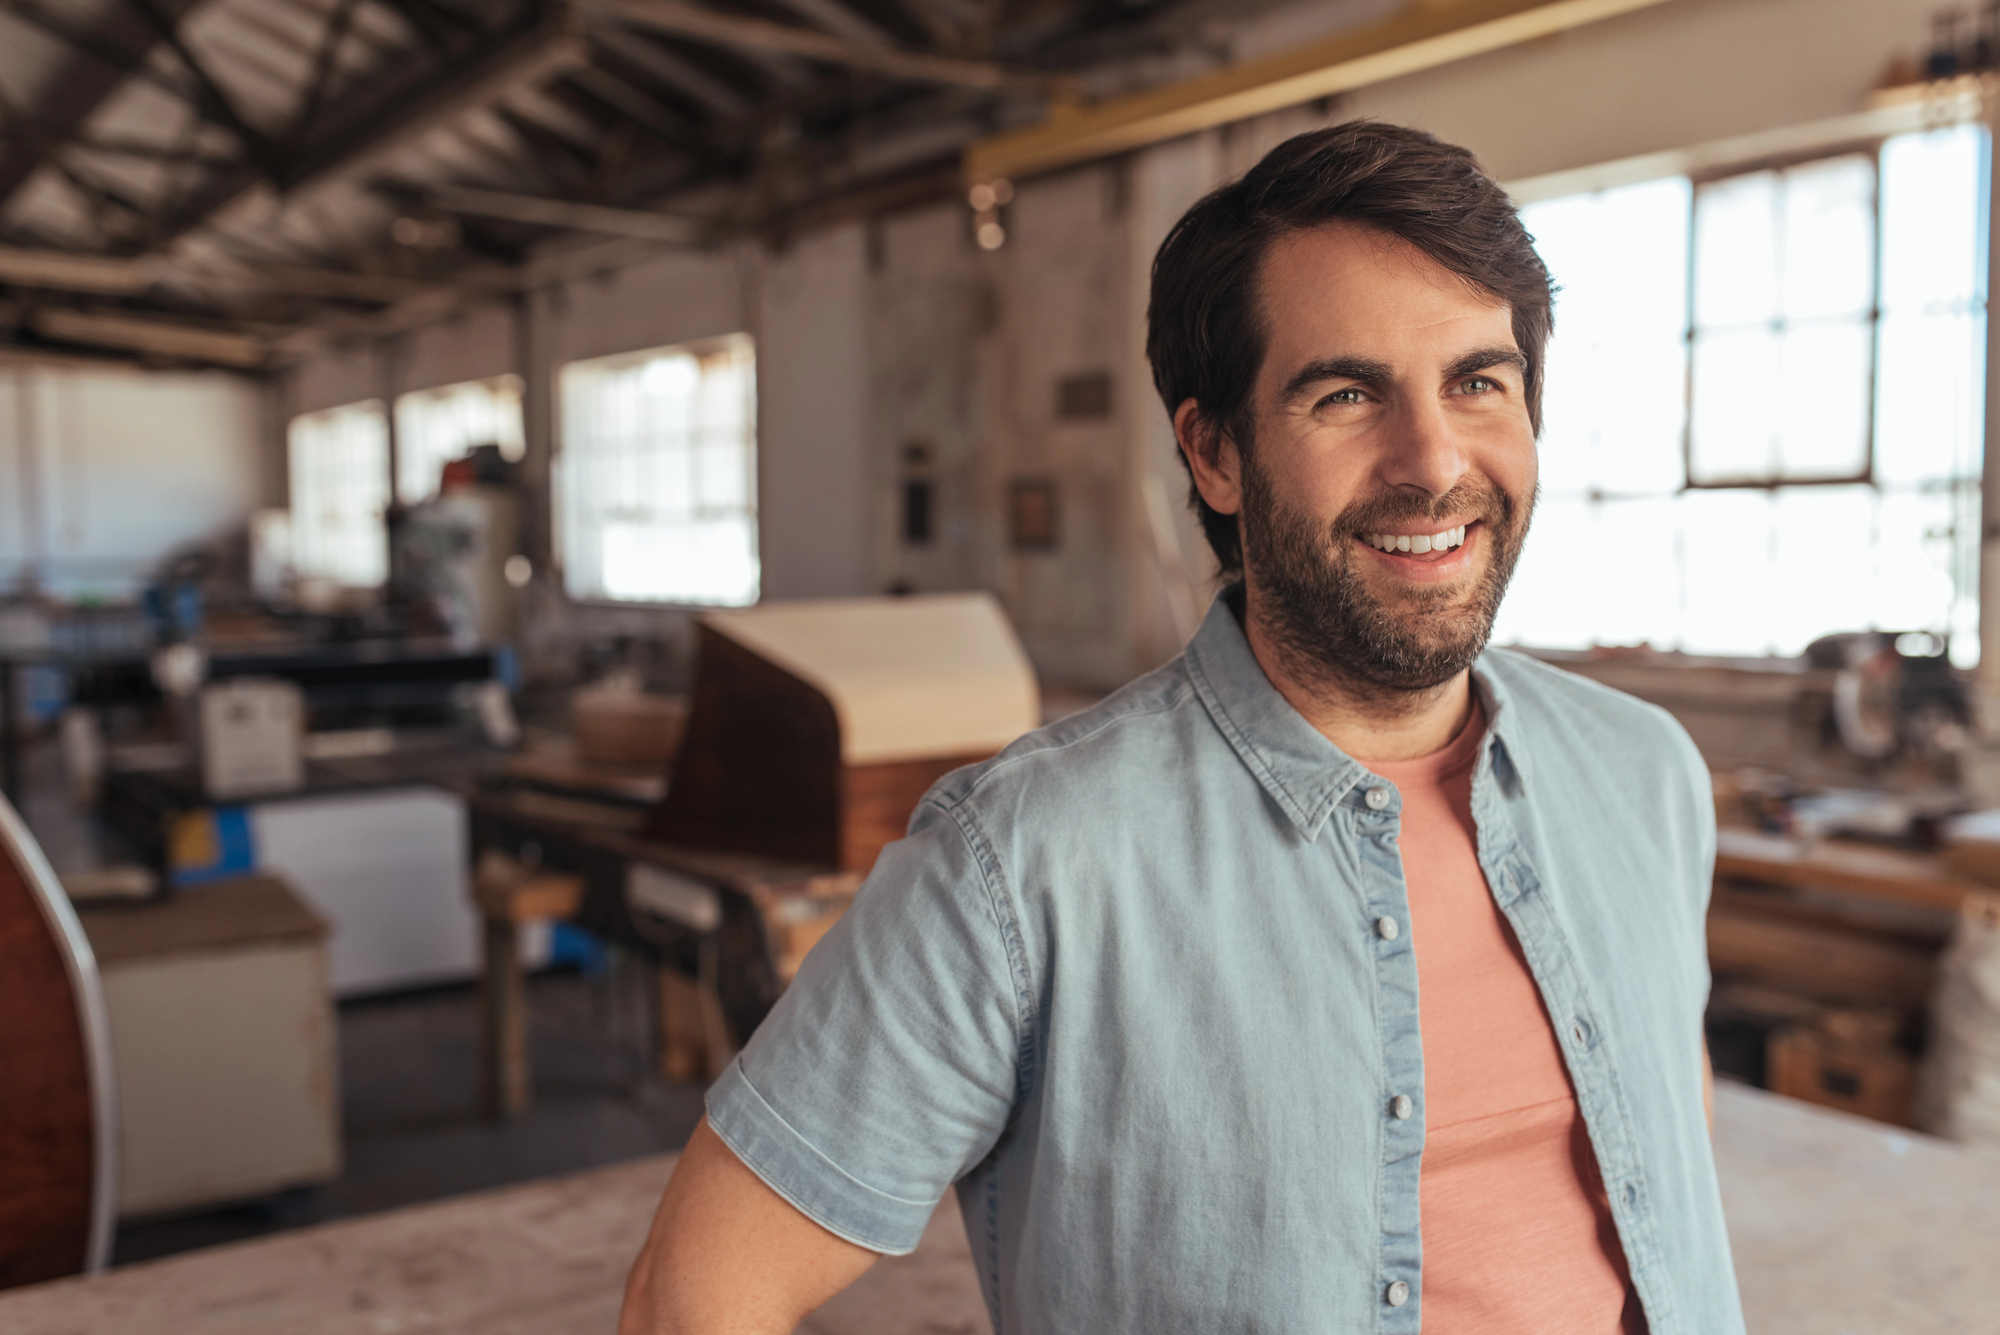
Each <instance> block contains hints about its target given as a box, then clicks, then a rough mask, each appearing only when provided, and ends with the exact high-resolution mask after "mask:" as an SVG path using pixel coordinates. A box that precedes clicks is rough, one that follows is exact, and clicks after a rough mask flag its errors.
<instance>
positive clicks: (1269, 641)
mask: <svg viewBox="0 0 2000 1335" xmlns="http://www.w3.org/2000/svg"><path fill="white" fill-rule="evenodd" d="M1238 606H1239V609H1240V611H1241V615H1240V617H1239V619H1240V620H1241V621H1242V623H1243V635H1244V638H1245V639H1247V640H1248V641H1249V642H1250V652H1251V653H1252V654H1254V655H1255V656H1256V659H1257V664H1258V666H1259V667H1261V668H1263V669H1264V675H1265V676H1266V677H1268V678H1270V680H1271V684H1272V685H1273V686H1275V687H1277V688H1278V694H1280V695H1282V696H1284V697H1285V701H1286V703H1288V704H1290V705H1291V707H1292V708H1294V709H1296V710H1298V711H1299V713H1300V714H1301V715H1302V716H1303V717H1304V718H1305V720H1306V722H1308V723H1310V724H1312V725H1313V727H1315V728H1317V729H1318V730H1319V731H1320V733H1321V734H1322V735H1323V736H1325V738H1326V739H1327V740H1328V741H1330V742H1332V743H1333V744H1334V745H1335V746H1337V747H1339V748H1340V749H1341V750H1342V751H1345V752H1346V753H1347V754H1348V755H1350V756H1352V757H1354V758H1355V759H1356V760H1359V761H1361V762H1362V763H1363V764H1366V763H1368V762H1369V761H1375V760H1381V761H1397V760H1414V759H1415V758H1416V757H1418V756H1427V755H1430V754H1431V753H1432V752H1434V751H1441V750H1443V749H1444V748H1445V747H1446V746H1449V745H1450V744H1451V739H1452V738H1454V737H1456V736H1458V733H1459V730H1460V729H1461V728H1463V727H1464V726H1465V724H1466V720H1467V719H1469V718H1471V717H1472V673H1471V672H1470V670H1467V671H1464V672H1460V673H1459V674H1458V675H1457V676H1454V677H1452V678H1451V679H1450V680H1448V681H1445V682H1443V683H1441V684H1439V685H1437V686H1433V687H1430V688H1429V689H1427V690H1422V691H1398V690H1392V689H1389V688H1386V687H1381V686H1376V685H1374V684H1372V683H1369V682H1357V681H1352V680H1348V679H1346V678H1344V677H1342V676H1341V675H1339V674H1337V673H1334V672H1332V671H1329V670H1328V669H1327V668H1325V667H1324V666H1323V665H1321V664H1318V663H1310V664H1308V663H1302V662H1300V661H1298V656H1297V655H1296V654H1294V653H1292V652H1290V651H1289V650H1287V649H1286V647H1285V646H1284V645H1283V644H1282V643H1281V642H1280V641H1279V639H1278V638H1277V637H1276V636H1274V635H1272V634H1271V631H1270V627H1269V626H1268V625H1266V624H1265V623H1264V622H1263V621H1262V620H1261V619H1260V618H1259V617H1258V616H1257V615H1256V612H1255V611H1254V609H1250V608H1243V607H1242V606H1241V604H1239V605H1238Z"/></svg>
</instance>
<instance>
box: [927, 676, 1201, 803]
mask: <svg viewBox="0 0 2000 1335" xmlns="http://www.w3.org/2000/svg"><path fill="white" fill-rule="evenodd" d="M1191 729H1192V730H1193V731H1194V733H1201V732H1208V731H1212V729H1213V725H1212V724H1211V723H1210V722H1209V720H1208V714H1207V711H1206V709H1205V708H1204V707H1203V706H1202V704H1201V702H1200V699H1199V698H1198V697H1197V696H1196V694H1195V691H1194V683H1193V682H1192V680H1191V679H1190V678H1189V676H1188V672H1187V667H1186V664H1185V661H1184V660H1183V659H1179V658H1176V659H1174V660H1173V661H1172V662H1170V663H1168V664H1167V665H1166V666H1164V667H1161V668H1159V669H1157V670H1155V671H1153V672H1149V673H1147V674H1146V675H1145V676H1143V677H1140V678H1138V679H1137V680H1135V681H1132V682H1130V683H1128V684H1126V685H1125V686H1122V687H1120V688H1119V689H1118V690H1116V691H1114V692H1112V693H1111V694H1110V695H1108V696H1106V697H1105V698H1104V699H1102V700H1100V701H1098V702H1097V703H1096V704H1094V705H1092V706H1091V707H1090V708H1088V709H1085V710H1083V711H1081V712H1080V713H1076V714H1071V715H1069V716H1068V717H1066V718H1062V719H1058V720H1056V721H1055V722H1053V723H1050V724H1048V725H1046V726H1044V727H1041V728H1037V729H1035V731H1033V732H1030V733H1026V734H1024V735H1023V736H1021V737H1019V738H1017V739H1016V740H1015V741H1014V742H1013V743H1012V744H1010V745H1009V746H1008V747H1007V748H1006V749H1005V750H1004V751H1002V752H1000V754H998V755H996V756H994V757H993V758H992V759H990V760H985V761H982V762H980V763H979V764H976V765H968V766H966V767H965V768H964V769H959V770H953V771H952V772H951V773H950V774H947V775H945V776H944V778H942V779H940V780H938V782H937V784H936V785H935V786H934V787H933V788H932V789H931V791H930V794H929V796H928V798H927V800H928V801H931V802H934V803H936V804H937V805H939V806H942V807H944V808H946V809H947V810H949V809H952V808H955V807H958V806H962V805H965V804H967V803H971V804H974V805H984V804H988V803H1002V804H1007V805H1016V804H1018V803H1020V802H1021V801H1023V800H1035V799H1039V798H1053V797H1055V796H1056V790H1058V789H1060V790H1062V791H1064V792H1071V791H1075V790H1077V789H1078V788H1079V787H1085V788H1094V791H1096V792H1097V793H1098V795H1099V796H1108V795H1110V794H1111V793H1114V792H1116V791H1117V784H1118V781H1119V780H1120V779H1127V778H1130V777H1131V776H1132V775H1133V774H1135V773H1141V772H1145V771H1146V770H1147V769H1148V768H1149V767H1152V766H1156V765H1160V764H1166V763H1172V762H1174V761H1177V760H1183V759H1185V758H1186V751H1187V746H1188V742H1189V740H1190V737H1191ZM1105 784H1109V785H1111V786H1110V787H1108V788H1107V787H1101V786H1098V785H1105Z"/></svg>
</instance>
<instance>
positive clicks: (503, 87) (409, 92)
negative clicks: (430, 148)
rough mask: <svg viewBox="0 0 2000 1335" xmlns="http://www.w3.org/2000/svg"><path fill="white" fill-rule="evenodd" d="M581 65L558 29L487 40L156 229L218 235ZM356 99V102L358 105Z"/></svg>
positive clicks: (579, 52)
mask: <svg viewBox="0 0 2000 1335" xmlns="http://www.w3.org/2000/svg"><path fill="white" fill-rule="evenodd" d="M586 59H588V48H587V45H586V43H585V42H584V40H583V38H582V36H581V35H580V34H577V33H574V32H572V31H570V30H569V28H568V26H567V24H564V23H561V22H556V23H553V24H552V23H549V22H539V23H535V24H532V25H530V26H524V27H519V28H514V29H510V30H507V31H504V32H501V33H497V34H494V35H493V36H491V37H489V38H487V39H486V40H485V41H483V42H482V43H481V44H480V45H479V46H477V47H474V48H472V49H471V50H469V51H467V52H465V53H464V54H463V56H462V57H461V58H460V59H459V60H458V61H457V62H456V64H455V67H454V68H451V69H449V70H446V71H443V72H440V71H438V70H437V69H436V68H430V69H426V70H422V71H418V72H415V73H414V74H412V75H410V76H406V77H405V78H403V79H400V80H397V81H395V83H394V84H393V85H391V86H379V85H378V86H376V87H373V88H370V89H368V90H366V91H365V92H364V93H361V94H357V95H356V98H350V99H346V100H345V101H346V105H345V106H340V107H329V108H328V109H327V111H325V112H324V113H322V116H321V121H322V123H324V124H328V125H331V126H333V127H335V128H333V129H331V130H329V131H328V132H327V133H325V134H323V135H321V136H319V137H317V138H316V139H312V140H309V141H307V142H306V143H303V144H298V145H293V146H290V147H288V148H287V150H286V159H285V162H284V163H283V165H282V166H281V167H280V168H279V169H278V170H277V171H276V172H274V173H272V174H271V175H270V176H269V177H267V176H266V175H265V174H264V173H263V172H261V171H260V170H258V169H257V168H255V167H246V168H244V169H242V170H240V171H237V172H233V173H227V174H225V175H224V176H223V177H222V178H220V179H219V180H217V181H216V182H214V183H213V184H211V185H210V186H209V187H208V188H206V189H204V190H203V191H201V192H200V193H199V194H198V195H197V196H196V197H195V198H194V199H192V200H191V201H189V203H188V204H187V205H186V206H185V207H184V208H183V209H182V210H180V211H179V212H178V213H177V214H176V215H175V216H174V217H173V218H172V219H170V220H168V221H167V222H166V223H164V224H163V226H162V229H161V230H162V234H163V235H165V236H168V237H176V236H179V235H181V234H183V233H186V232H188V231H190V230H192V229H194V228H196V227H199V226H202V225H204V224H213V225H217V226H222V227H227V226H230V225H232V224H235V223H247V222H249V221H250V220H252V219H254V218H257V217H259V216H261V215H262V214H264V213H266V212H268V211H269V210H270V209H272V208H273V207H274V206H275V205H276V204H277V203H278V200H279V198H280V196H281V195H282V194H287V193H290V192H293V191H296V190H299V189H301V188H302V187H304V186H306V185H308V184H314V183H318V182H322V181H325V180H328V179H331V178H334V177H353V176H357V175H361V174H364V173H366V172H368V171H371V170H373V169H376V168H378V167H380V166H381V165H382V164H383V163H384V162H385V160H386V159H387V158H389V157H390V156H392V155H393V154H395V153H397V152H399V151H400V150H402V149H403V148H405V147H407V146H408V145H409V144H411V143H412V142H414V141H415V140H417V139H419V138H421V137H422V136H424V135H426V134H428V133H430V132H431V131H432V130H435V129H437V128H438V127H440V126H442V125H444V124H446V123H448V122H449V121H451V120H452V119H454V118H455V117H457V116H459V115H462V114H463V113H464V112H466V111H468V110H470V109H471V108H473V107H476V106H484V105H487V104H490V103H492V102H494V101H496V100H497V99H499V98H500V97H501V96H502V95H503V94H504V93H506V92H507V91H508V90H509V89H511V88H514V87H517V86H519V85H520V84H523V83H533V82H535V81H537V80H540V79H544V78H547V77H548V76H550V75H552V74H555V73H558V72H560V71H562V70H565V69H570V68H573V67H575V66H576V65H578V64H581V63H582V62H583V61H585V60H586ZM357 99H365V100H359V102H358V104H357Z"/></svg>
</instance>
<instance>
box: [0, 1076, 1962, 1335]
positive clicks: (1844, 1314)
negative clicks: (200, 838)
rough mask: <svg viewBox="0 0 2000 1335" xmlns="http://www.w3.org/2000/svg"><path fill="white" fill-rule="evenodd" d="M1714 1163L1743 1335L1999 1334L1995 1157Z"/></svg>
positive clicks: (1809, 1117) (1773, 1129)
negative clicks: (1745, 1334)
mask: <svg viewBox="0 0 2000 1335" xmlns="http://www.w3.org/2000/svg"><path fill="white" fill-rule="evenodd" d="M1715 1160H1716V1167H1717V1169H1718V1170H1719V1171H1720V1173H1721V1175H1722V1206H1723V1210H1724V1211H1725V1212H1726V1213H1727V1215H1728V1216H1729V1244H1730V1249H1731V1250H1732V1251H1734V1252H1735V1254H1736V1274H1737V1282H1738V1284H1739V1285H1740V1286H1741V1288H1742V1290H1743V1315H1744V1319H1745V1321H1746V1323H1747V1324H1748V1326H1749V1329H1750V1335H1838V1333H1841V1332H1845V1335H1974V1332H1978V1333H1979V1335H1988V1333H1989V1332H1994V1331H2000V1154H1995V1153H1992V1152H1990V1151H1985V1152H1982V1151H1978V1150H1970V1149H1966V1148H1965V1147H1963V1146H1959V1145H1954V1144H1951V1143H1949V1142H1947V1141H1942V1140H1937V1139H1934V1138H1932V1137H1930V1136H1925V1135H1919V1134H1918V1133H1916V1132H1914V1131H1903V1130H1899V1129H1898V1128H1896V1127H1891V1126H1884V1125H1883V1124H1882V1123H1880V1122H1870V1121H1866V1120H1864V1119H1862V1118H1859V1117H1851V1116H1849V1115H1848V1114H1846V1113H1838V1112H1832V1111H1830V1110H1828V1109H1825V1108H1819V1107H1815V1106H1814V1105H1812V1104H1809V1103H1800V1102H1798V1101H1797V1100H1794V1099H1788V1098H1783V1097H1781V1096H1779V1095H1776V1094H1767V1093H1765V1092H1764V1091H1762V1090H1757V1089H1749V1088H1747V1087H1745V1086H1742V1085H1733V1084H1719V1085H1717V1086H1716V1090H1715ZM4 1311H5V1309H0V1325H4V1324H5V1317H4Z"/></svg>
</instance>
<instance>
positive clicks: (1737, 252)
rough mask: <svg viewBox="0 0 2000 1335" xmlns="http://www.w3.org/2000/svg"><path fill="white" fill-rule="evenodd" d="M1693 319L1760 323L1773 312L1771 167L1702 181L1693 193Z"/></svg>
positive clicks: (1775, 186) (1707, 323)
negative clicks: (1721, 179) (1704, 182)
mask: <svg viewBox="0 0 2000 1335" xmlns="http://www.w3.org/2000/svg"><path fill="white" fill-rule="evenodd" d="M1694 200H1695V202H1694V249H1695V256H1696V264H1695V283H1694V318H1695V323H1696V324H1698V325H1701V326H1704V327H1713V326H1718V325H1745V324H1762V323H1765V322H1767V321H1770V320H1772V319H1774V318H1776V316H1777V315H1778V206H1779V180H1778V174H1777V173H1776V172H1752V173H1750V174H1748V175H1745V176H1733V177H1730V178H1729V179H1727V180H1723V181H1717V182H1714V183H1713V184H1710V185H1705V186H1703V187H1702V188H1701V189H1700V190H1699V191H1697V192H1696V194H1695V197H1694Z"/></svg>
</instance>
